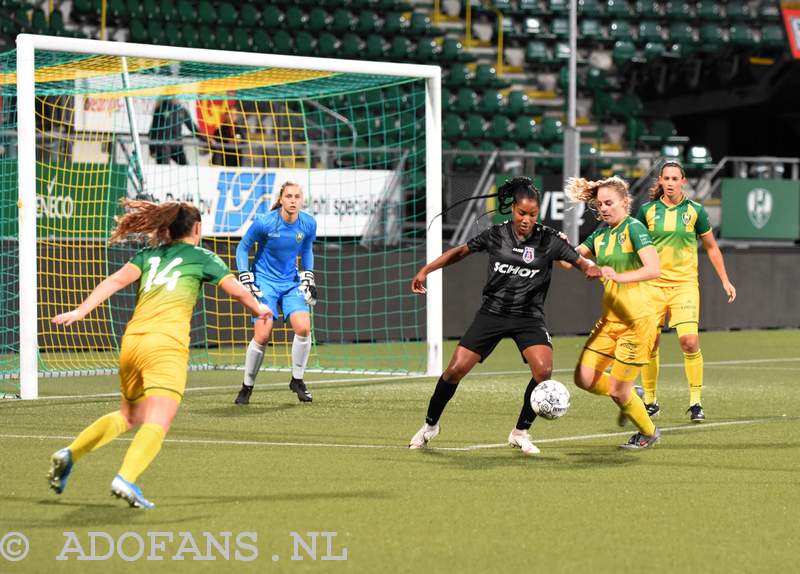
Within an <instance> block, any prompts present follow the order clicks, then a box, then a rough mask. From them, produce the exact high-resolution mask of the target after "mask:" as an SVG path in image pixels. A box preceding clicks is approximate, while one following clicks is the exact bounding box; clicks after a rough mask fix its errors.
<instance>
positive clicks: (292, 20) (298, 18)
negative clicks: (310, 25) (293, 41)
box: [286, 6, 308, 30]
mask: <svg viewBox="0 0 800 574" xmlns="http://www.w3.org/2000/svg"><path fill="white" fill-rule="evenodd" d="M307 22H308V16H306V13H305V12H304V11H303V9H302V8H300V6H287V7H286V27H287V28H289V30H304V29H305V28H306V23H307Z"/></svg>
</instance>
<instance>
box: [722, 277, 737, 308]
mask: <svg viewBox="0 0 800 574" xmlns="http://www.w3.org/2000/svg"><path fill="white" fill-rule="evenodd" d="M722 288H723V289H724V290H725V293H726V294H727V295H728V303H733V302H734V301H735V300H736V287H734V286H733V283H731V282H730V281H723V282H722Z"/></svg>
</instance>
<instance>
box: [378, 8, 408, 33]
mask: <svg viewBox="0 0 800 574" xmlns="http://www.w3.org/2000/svg"><path fill="white" fill-rule="evenodd" d="M406 29H408V19H407V18H406V16H405V14H403V13H402V12H391V13H389V14H387V15H386V18H384V20H383V28H382V31H383V34H384V35H385V36H393V35H395V34H404V33H405V31H406Z"/></svg>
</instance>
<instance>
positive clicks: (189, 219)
mask: <svg viewBox="0 0 800 574" xmlns="http://www.w3.org/2000/svg"><path fill="white" fill-rule="evenodd" d="M122 205H123V207H125V209H126V210H127V212H126V213H125V214H124V215H122V216H118V217H117V218H116V220H117V227H116V229H114V231H113V232H112V233H111V239H110V242H111V243H120V242H123V241H127V240H128V239H129V236H131V235H145V236H147V241H148V243H149V244H150V245H162V244H165V243H171V242H173V241H176V240H178V239H182V238H184V237H186V236H187V235H189V234H190V233H191V232H192V228H193V227H194V225H195V223H197V222H198V221H200V220H201V216H200V210H199V209H197V208H196V207H195V206H194V205H192V204H190V203H185V202H178V201H168V202H165V203H153V202H152V201H144V200H138V199H124V200H123V201H122Z"/></svg>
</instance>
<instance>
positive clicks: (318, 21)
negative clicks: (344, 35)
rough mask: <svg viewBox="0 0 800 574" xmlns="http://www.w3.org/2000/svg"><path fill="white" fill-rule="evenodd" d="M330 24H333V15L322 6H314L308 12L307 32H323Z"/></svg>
mask: <svg viewBox="0 0 800 574" xmlns="http://www.w3.org/2000/svg"><path fill="white" fill-rule="evenodd" d="M331 24H333V16H331V15H330V14H328V13H327V12H326V11H325V9H323V8H320V7H315V8H312V9H311V11H310V12H309V13H308V24H307V29H308V31H309V32H314V33H320V32H325V31H327V30H328V29H329V28H330V27H331Z"/></svg>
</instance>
